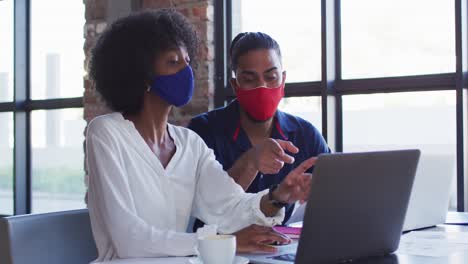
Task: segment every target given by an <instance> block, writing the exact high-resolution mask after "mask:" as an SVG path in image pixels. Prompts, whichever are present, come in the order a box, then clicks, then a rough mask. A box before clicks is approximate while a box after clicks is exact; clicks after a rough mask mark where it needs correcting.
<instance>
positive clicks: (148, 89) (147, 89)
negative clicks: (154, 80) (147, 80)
mask: <svg viewBox="0 0 468 264" xmlns="http://www.w3.org/2000/svg"><path fill="white" fill-rule="evenodd" d="M150 90H151V86H149V85H148V88H146V91H147V92H148V93H149V91H150Z"/></svg>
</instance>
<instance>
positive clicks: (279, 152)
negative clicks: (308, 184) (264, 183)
mask: <svg viewBox="0 0 468 264" xmlns="http://www.w3.org/2000/svg"><path fill="white" fill-rule="evenodd" d="M251 151H252V156H253V160H254V162H255V167H256V169H257V170H258V171H260V172H261V173H263V174H277V173H278V172H279V171H280V170H281V168H283V166H284V163H285V162H286V163H288V164H292V163H294V158H293V157H292V156H290V155H288V154H286V151H287V152H289V153H293V154H296V153H298V152H299V149H298V148H297V147H296V146H294V144H293V143H291V142H290V141H284V140H279V139H272V138H268V139H265V140H264V141H263V142H262V143H260V144H258V145H256V146H255V147H253V148H252V150H251Z"/></svg>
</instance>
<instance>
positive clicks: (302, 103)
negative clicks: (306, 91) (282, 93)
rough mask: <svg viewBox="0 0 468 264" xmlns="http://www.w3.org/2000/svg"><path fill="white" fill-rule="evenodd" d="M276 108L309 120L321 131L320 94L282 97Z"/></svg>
mask: <svg viewBox="0 0 468 264" xmlns="http://www.w3.org/2000/svg"><path fill="white" fill-rule="evenodd" d="M278 108H279V109H280V110H281V111H283V112H286V113H288V114H292V115H295V116H298V117H301V118H303V119H305V120H307V121H309V122H310V123H312V125H314V127H315V128H317V129H318V131H319V132H320V133H322V101H321V98H320V96H310V97H287V98H283V100H281V102H280V104H279V106H278Z"/></svg>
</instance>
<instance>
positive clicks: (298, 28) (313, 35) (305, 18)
mask: <svg viewBox="0 0 468 264" xmlns="http://www.w3.org/2000/svg"><path fill="white" fill-rule="evenodd" d="M320 15H321V10H320V1H310V0H295V1H294V8H290V3H288V2H285V1H283V0H255V1H251V0H249V1H247V0H239V1H232V37H233V38H234V37H235V36H236V35H237V34H238V33H239V32H245V31H250V32H258V31H260V32H264V33H267V34H268V35H270V36H271V37H273V38H274V39H275V40H276V41H277V42H278V44H279V45H280V47H281V53H282V56H283V64H284V69H285V70H286V71H287V72H288V77H287V81H288V82H304V81H317V80H320V79H321V74H322V73H321V63H322V62H321V58H322V55H321V18H320Z"/></svg>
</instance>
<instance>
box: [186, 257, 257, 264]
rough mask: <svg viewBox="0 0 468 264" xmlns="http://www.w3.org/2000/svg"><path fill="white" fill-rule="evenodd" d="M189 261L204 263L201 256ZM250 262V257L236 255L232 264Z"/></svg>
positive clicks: (194, 263) (197, 263) (195, 263)
mask: <svg viewBox="0 0 468 264" xmlns="http://www.w3.org/2000/svg"><path fill="white" fill-rule="evenodd" d="M189 262H190V263H192V264H203V262H202V260H201V259H200V258H199V257H194V258H190V259H189ZM248 263H249V259H247V258H244V257H241V256H236V257H235V258H234V261H233V262H232V264H248Z"/></svg>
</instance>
